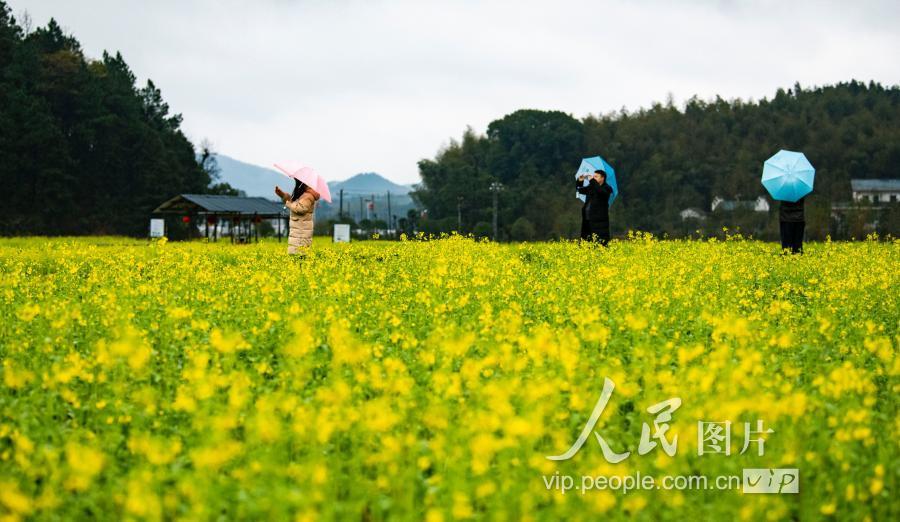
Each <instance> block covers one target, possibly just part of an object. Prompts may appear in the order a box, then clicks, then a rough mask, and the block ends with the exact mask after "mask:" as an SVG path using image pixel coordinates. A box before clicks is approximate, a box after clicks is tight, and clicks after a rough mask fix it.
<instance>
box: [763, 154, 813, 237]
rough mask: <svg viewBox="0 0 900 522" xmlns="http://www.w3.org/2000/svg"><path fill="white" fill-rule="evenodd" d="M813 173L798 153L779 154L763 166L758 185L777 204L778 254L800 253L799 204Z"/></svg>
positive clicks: (809, 187) (802, 225)
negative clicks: (766, 191)
mask: <svg viewBox="0 0 900 522" xmlns="http://www.w3.org/2000/svg"><path fill="white" fill-rule="evenodd" d="M815 177H816V169H815V168H813V166H812V164H811V163H810V162H809V160H808V159H806V156H804V155H803V153H802V152H793V151H789V150H780V151H778V153H776V154H775V155H774V156H772V157H771V158H769V159H768V160H766V163H765V164H764V165H763V175H762V184H763V186H764V187H766V190H768V191H769V194H770V195H771V196H772V199H775V200H778V201H780V202H781V203H780V207H779V209H778V218H779V225H780V226H779V228H780V232H781V248H782V250H790V252H791V253H792V254H802V253H803V231H804V229H805V228H806V218H805V216H804V211H803V201H804V199H805V198H806V196H807V194H809V193H810V192H812V189H813V181H814V180H815Z"/></svg>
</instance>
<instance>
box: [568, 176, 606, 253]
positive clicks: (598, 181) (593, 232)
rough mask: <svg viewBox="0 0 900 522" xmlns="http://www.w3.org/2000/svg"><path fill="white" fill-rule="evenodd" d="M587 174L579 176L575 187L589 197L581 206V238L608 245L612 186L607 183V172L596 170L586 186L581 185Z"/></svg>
mask: <svg viewBox="0 0 900 522" xmlns="http://www.w3.org/2000/svg"><path fill="white" fill-rule="evenodd" d="M586 178H587V177H586V176H579V177H578V179H577V180H576V181H575V189H576V190H578V193H579V194H584V195H585V196H587V199H586V200H585V202H584V206H582V207H581V239H584V240H586V241H599V242H600V243H601V244H602V245H604V246H606V244H607V243H609V240H610V234H609V196H610V195H612V187H610V186H609V185H608V184H607V183H606V172H604V171H602V170H596V171H594V174H593V175H592V176H591V177H590V181H589V182H588V185H587V186H586V187H583V186H581V185H582V183H583V182H584V180H585V179H586Z"/></svg>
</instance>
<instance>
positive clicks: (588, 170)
mask: <svg viewBox="0 0 900 522" xmlns="http://www.w3.org/2000/svg"><path fill="white" fill-rule="evenodd" d="M595 170H602V171H603V172H606V183H607V184H608V185H609V186H610V188H612V194H610V196H609V204H610V206H612V202H613V200H614V199H616V196H618V195H619V185H618V183H616V169H614V168H612V165H610V164H609V163H607V162H606V160H604V159H603V158H601V157H600V156H594V157H591V158H584V159H583V160H581V166H579V167H578V171H577V172H575V179H578V176H584V175H591V174H593V173H594V171H595ZM589 182H590V180H584V184H583V185H582V186H583V187H586V186H587V185H588V183H589ZM575 197H576V198H578V199H580V200H581V201H584V200H586V199H587V196H585V195H584V194H579V193H578V192H575Z"/></svg>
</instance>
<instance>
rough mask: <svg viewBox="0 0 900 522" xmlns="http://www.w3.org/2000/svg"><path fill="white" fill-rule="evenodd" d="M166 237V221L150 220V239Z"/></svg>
mask: <svg viewBox="0 0 900 522" xmlns="http://www.w3.org/2000/svg"><path fill="white" fill-rule="evenodd" d="M164 235H166V221H165V220H164V219H151V220H150V237H163V236H164Z"/></svg>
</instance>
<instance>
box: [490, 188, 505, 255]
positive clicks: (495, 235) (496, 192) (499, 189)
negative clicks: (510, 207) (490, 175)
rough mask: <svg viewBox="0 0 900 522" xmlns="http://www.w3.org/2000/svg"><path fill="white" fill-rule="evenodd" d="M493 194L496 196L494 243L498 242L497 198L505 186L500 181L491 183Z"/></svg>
mask: <svg viewBox="0 0 900 522" xmlns="http://www.w3.org/2000/svg"><path fill="white" fill-rule="evenodd" d="M490 190H491V192H492V193H493V195H494V241H497V196H498V195H499V194H500V191H501V190H503V184H502V183H500V182H499V181H495V182H493V183H491V188H490Z"/></svg>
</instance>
